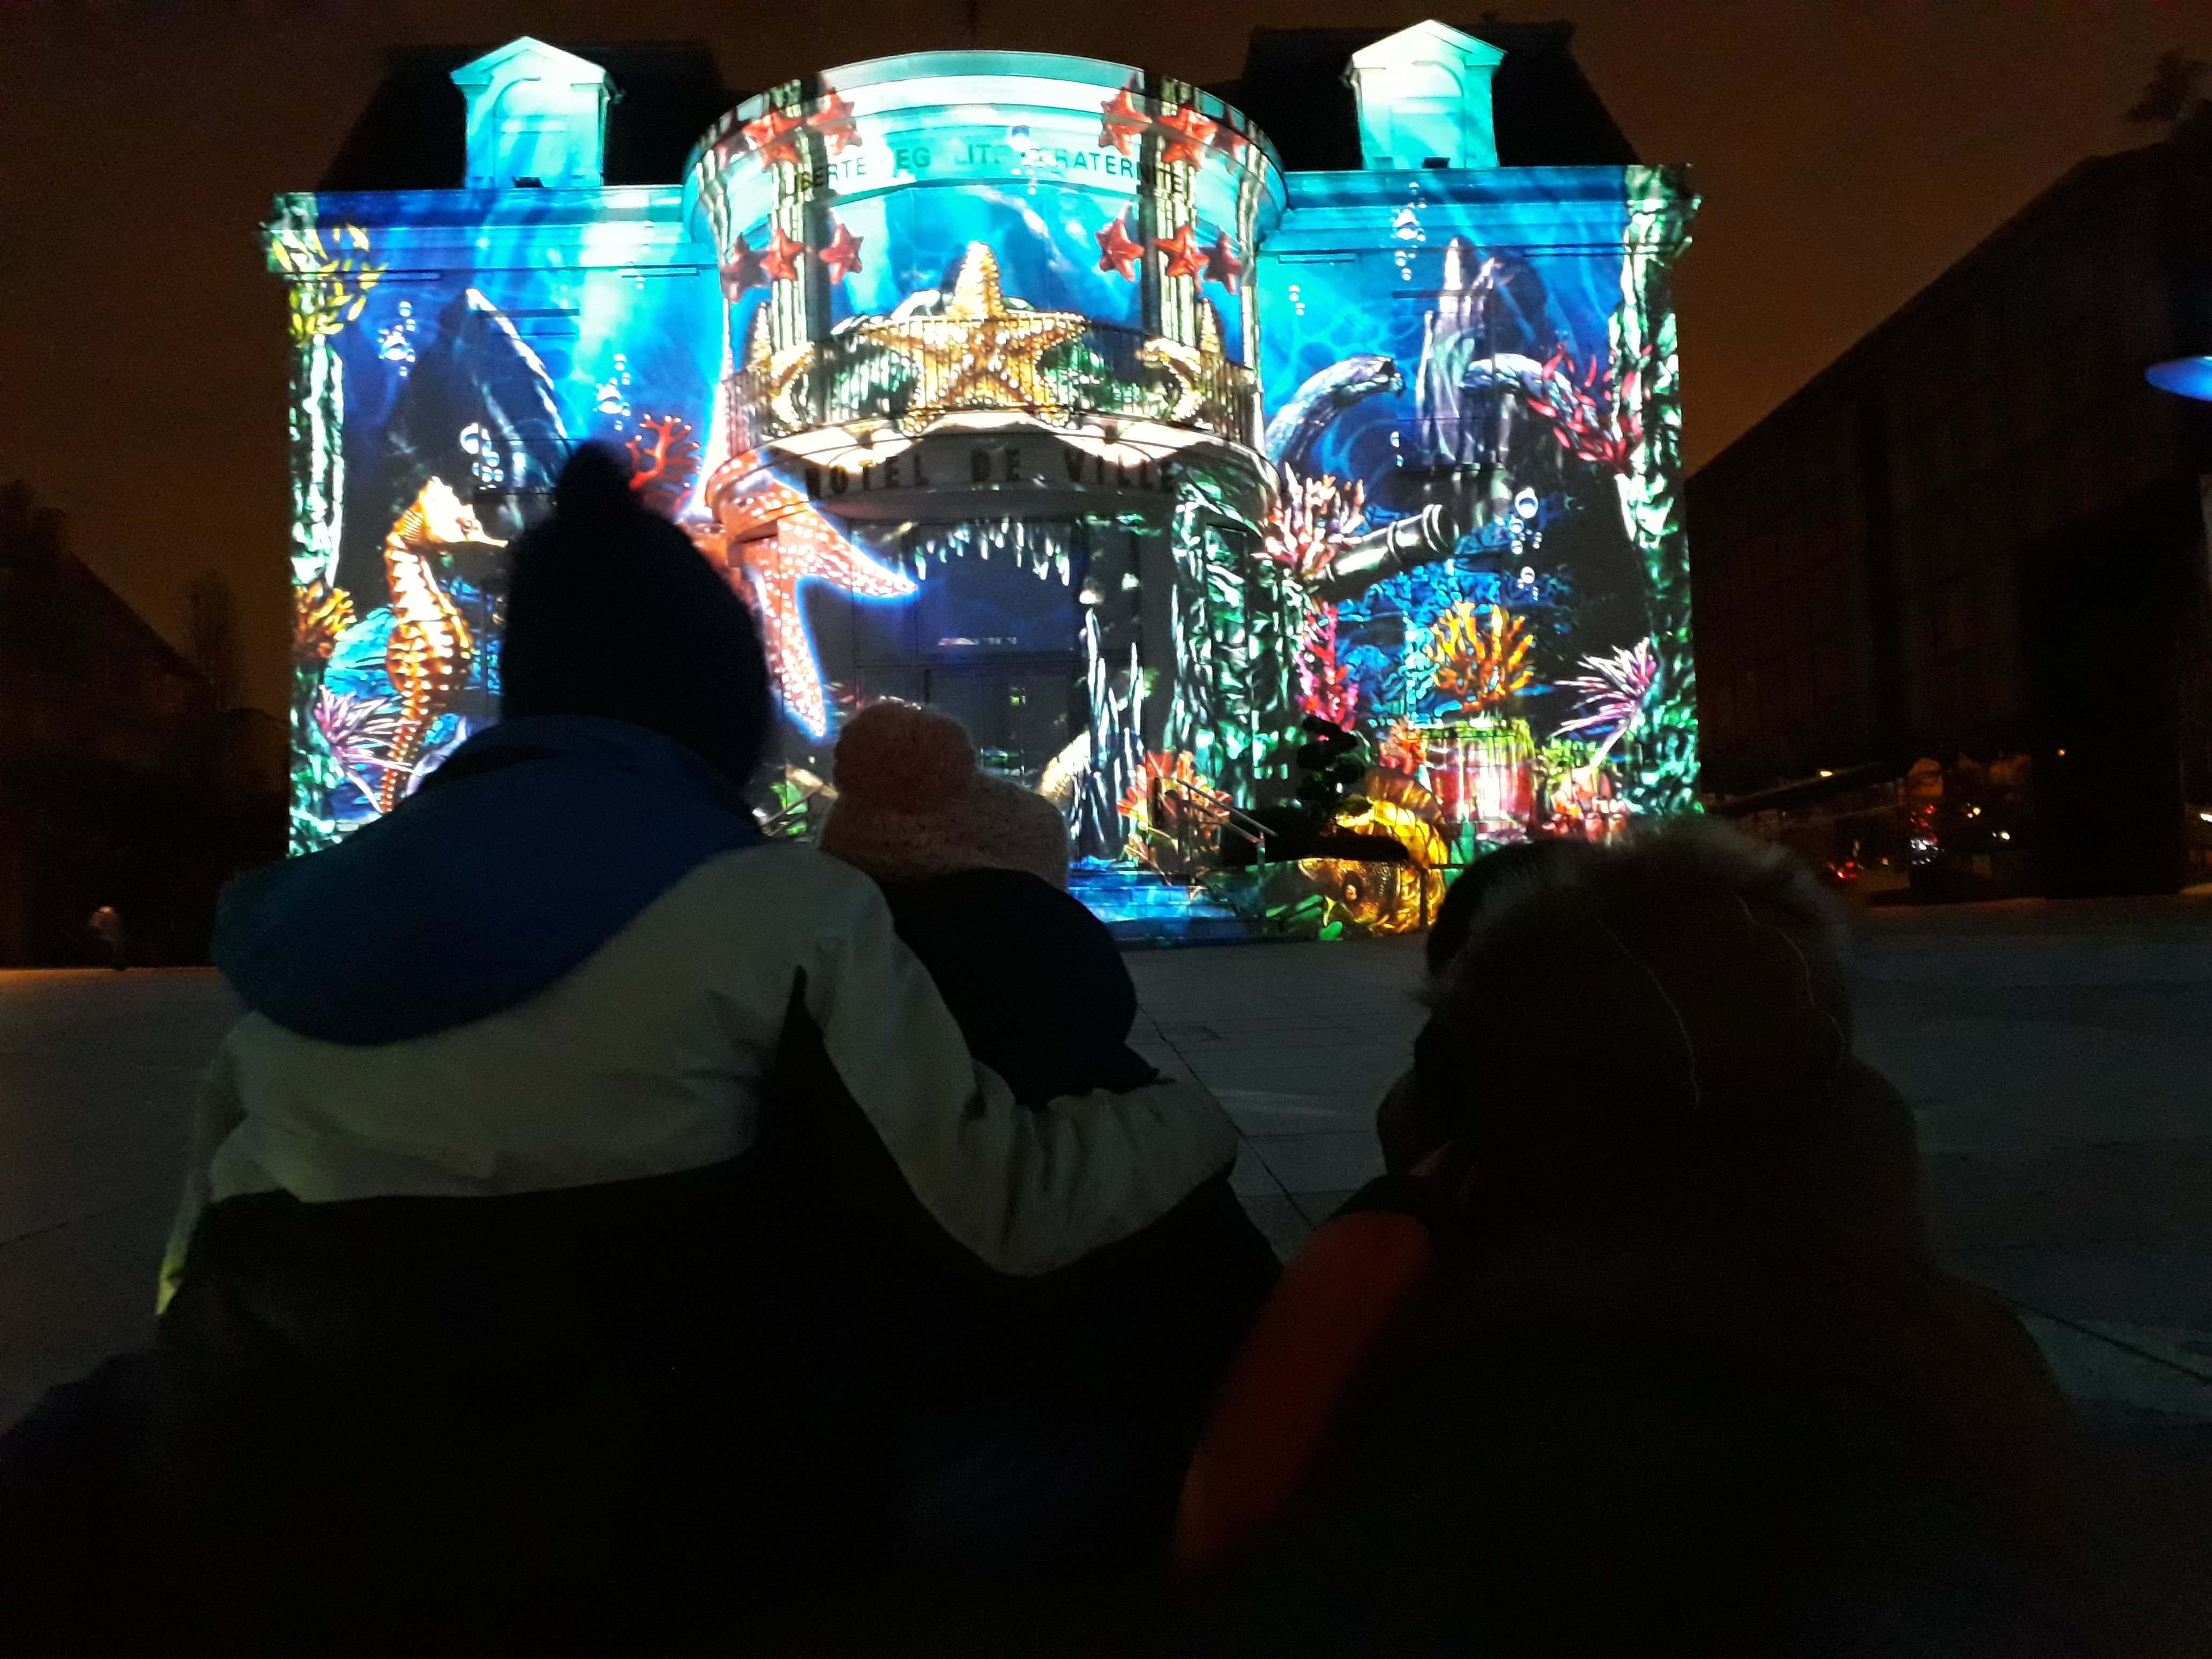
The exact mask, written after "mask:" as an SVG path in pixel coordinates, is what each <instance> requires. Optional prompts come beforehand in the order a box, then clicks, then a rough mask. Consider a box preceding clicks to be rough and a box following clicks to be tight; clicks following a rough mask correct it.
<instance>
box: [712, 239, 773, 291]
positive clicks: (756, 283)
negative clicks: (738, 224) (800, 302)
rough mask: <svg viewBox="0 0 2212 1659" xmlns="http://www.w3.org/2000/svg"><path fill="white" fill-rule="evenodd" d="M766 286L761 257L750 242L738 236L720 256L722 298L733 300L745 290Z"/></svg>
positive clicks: (766, 279)
mask: <svg viewBox="0 0 2212 1659" xmlns="http://www.w3.org/2000/svg"><path fill="white" fill-rule="evenodd" d="M767 286H768V272H767V270H765V269H764V268H763V265H762V263H761V256H760V255H759V253H758V252H756V251H755V250H754V248H753V245H752V244H751V243H750V242H748V241H747V240H745V239H744V236H742V235H740V236H738V239H737V240H736V241H734V242H733V243H732V244H731V246H730V249H729V252H726V253H725V254H724V255H723V256H722V297H723V298H724V299H726V300H735V299H736V298H738V295H741V294H743V293H744V291H745V290H746V289H750V288H766V287H767Z"/></svg>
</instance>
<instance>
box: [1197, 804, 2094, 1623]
mask: <svg viewBox="0 0 2212 1659" xmlns="http://www.w3.org/2000/svg"><path fill="white" fill-rule="evenodd" d="M1431 996H1432V1002H1433V1006H1434V1009H1435V1013H1434V1018H1433V1019H1432V1020H1431V1024H1430V1026H1429V1029H1428V1030H1427V1031H1426V1032H1425V1033H1424V1034H1423V1037H1422V1040H1421V1042H1420V1043H1419V1047H1418V1048H1417V1051H1416V1063H1415V1066H1414V1070H1413V1075H1412V1077H1411V1079H1409V1081H1408V1085H1407V1096H1408V1097H1409V1098H1408V1100H1407V1105H1406V1109H1405V1110H1404V1112H1403V1113H1402V1115H1401V1119H1400V1125H1399V1127H1400V1133H1401V1146H1400V1149H1399V1152H1400V1158H1401V1162H1400V1169H1399V1171H1398V1172H1397V1173H1394V1174H1392V1175H1389V1176H1385V1177H1383V1179H1382V1180H1381V1181H1379V1182H1376V1183H1375V1184H1374V1185H1372V1186H1371V1187H1370V1188H1368V1189H1366V1190H1365V1191H1364V1192H1363V1193H1361V1194H1358V1195H1356V1196H1355V1197H1354V1198H1353V1199H1352V1200H1351V1201H1350V1202H1349V1203H1348V1204H1347V1205H1346V1206H1345V1209H1344V1211H1343V1212H1340V1215H1339V1216H1338V1217H1337V1218H1334V1219H1333V1220H1332V1221H1331V1222H1330V1223H1329V1224H1328V1225H1325V1226H1323V1227H1322V1228H1321V1229H1320V1230H1319V1231H1316V1233H1315V1235H1314V1236H1313V1237H1312V1238H1311V1239H1310V1241H1309V1242H1308V1243H1307V1246H1306V1248H1305V1249H1304V1251H1303V1252H1302V1253H1301V1255H1299V1257H1298V1259H1297V1261H1295V1262H1293V1263H1292V1265H1291V1267H1290V1268H1289V1269H1288V1270H1286V1272H1285V1275H1284V1279H1283V1283H1282V1284H1281V1285H1280V1286H1279V1288H1278V1290H1277V1291H1276V1293H1275V1296H1274V1297H1273V1298H1272V1299H1271V1300H1270V1302H1269V1304H1268V1305H1267V1308H1266V1309H1265V1310H1262V1312H1261V1316H1260V1319H1259V1322H1258V1323H1257V1325H1256V1326H1255V1330H1254V1334H1253V1335H1252V1337H1251V1338H1250V1339H1249V1342H1248V1344H1247V1346H1246V1348H1245V1350H1244V1352H1243V1353H1242V1354H1241V1355H1240V1357H1239V1359H1238V1361H1237V1365H1236V1366H1235V1368H1234V1369H1233V1370H1232V1371H1231V1376H1230V1379H1229V1381H1228V1382H1227V1383H1226V1384H1225V1387H1224V1390H1223V1394H1222V1397H1221V1401H1220V1403H1219V1404H1218V1407H1217V1409H1216V1412H1215V1413H1214V1416H1213V1418H1212V1421H1211V1422H1210V1424H1209V1425H1208V1429H1207V1431H1206V1437H1205V1439H1204V1440H1203V1441H1202V1442H1201V1443H1200V1449H1199V1452H1198V1455H1197V1456H1196V1458H1195V1459H1194V1463H1193V1467H1192V1471H1191V1474H1190V1478H1189V1480H1188V1483H1187V1485H1186V1486H1185V1490H1184V1497H1183V1505H1182V1516H1181V1520H1180V1522H1179V1530H1178V1552H1179V1555H1180V1558H1181V1559H1182V1562H1183V1564H1184V1565H1185V1567H1186V1569H1187V1570H1188V1571H1190V1572H1191V1573H1192V1574H1194V1576H1196V1577H1199V1578H1200V1579H1201V1580H1202V1581H1205V1582H1206V1583H1207V1584H1208V1586H1209V1591H1210V1596H1211V1600H1210V1601H1209V1602H1208V1604H1207V1605H1208V1607H1209V1612H1210V1619H1209V1620H1207V1621H1206V1623H1205V1624H1204V1625H1203V1626H1202V1628H1201V1629H1200V1631H1199V1632H1196V1633H1194V1634H1192V1635H1190V1636H1189V1637H1188V1640H1187V1641H1186V1643H1185V1644H1184V1645H1183V1647H1182V1649H1181V1650H1180V1651H1185V1652H1200V1653H1204V1654H1206V1655H1209V1656H1212V1655H1216V1654H1218V1655H1229V1654H1244V1653H1267V1654H1269V1655H1273V1656H1291V1659H1297V1656H1313V1659H1319V1656H1330V1659H1335V1656H1344V1659H1350V1656H1353V1655H1367V1654H1386V1653H1387V1654H1436V1655H1443V1654H1453V1655H1462V1654H1463V1655H1470V1656H1471V1655H1490V1654H1498V1655H1511V1656H1515V1659H1540V1656H1548V1655H1569V1654H1572V1655H1583V1654H1602V1655H1607V1656H1623V1659H1626V1656H1634V1655H1646V1654H1649V1655H1674V1654H1682V1653H1697V1654H1712V1655H1726V1656H1767V1655H1791V1656H1796V1655H1821V1656H1827V1655H1834V1656H1844V1655H1851V1656H1859V1655H1869V1656H1872V1655H1881V1656H1892V1655H1905V1654H1923V1653H1926V1654H1936V1653H1941V1654H1944V1655H1947V1656H1950V1655H1976V1656H1984V1655H1989V1656H1994V1655H2006V1656H2031V1655H2033V1656H2041V1655H2051V1654H2060V1653H2070V1652H2074V1651H2076V1650H2077V1649H2076V1648H2075V1645H2074V1641H2073V1638H2072V1635H2071V1633H2070V1629H2069V1616H2070V1613H2071V1609H2070V1608H2069V1605H2068V1597H2067V1593H2066V1583H2067V1578H2066V1575H2067V1572H2068V1571H2069V1567H2070V1563H2071V1555H2070V1547H2071V1529H2072V1523H2073V1502H2074V1498H2073V1490H2072V1470H2071V1464H2070V1455H2071V1454H2070V1446H2069V1425H2068V1422H2067V1416H2066V1409H2065V1406H2064V1402H2063V1399H2062V1398H2061V1396H2060V1395H2059V1394H2058V1392H2057V1389H2056V1387H2055V1385H2054V1384H2053V1383H2052V1381H2051V1377H2050V1376H2049V1374H2048V1372H2047V1370H2045V1366H2044V1364H2043V1362H2042V1359H2041V1357H2040V1355H2039V1353H2038V1352H2037V1351H2036V1349H2035V1347H2034V1345H2033V1342H2032V1341H2031V1340H2029V1338H2028V1337H2027V1334H2026V1333H2025V1332H2024V1331H2023V1330H2022V1329H2021V1327H2020V1325H2019V1323H2018V1322H2016V1321H2015V1319H2014V1318H2013V1317H2012V1316H2010V1315H2009V1314H2008V1313H2006V1312H2005V1311H2003V1310H2002V1309H2001V1308H1999V1307H1998V1306H1997V1305H1996V1304H1994V1303H1992V1302H1990V1301H1989V1300H1988V1299H1986V1298H1984V1297H1982V1296H1981V1295H1979V1294H1978V1292H1976V1291H1973V1290H1972V1289H1970V1288H1969V1287H1967V1286H1966V1285H1961V1284H1960V1283H1958V1282H1957V1281H1955V1280H1953V1279H1949V1278H1948V1277H1947V1276H1946V1275H1945V1274H1943V1273H1942V1272H1941V1270H1940V1269H1939V1268H1938V1267H1936V1263H1935V1261H1933V1259H1932V1257H1931V1255H1930V1253H1929V1247H1928V1243H1927V1241H1926V1239H1925V1237H1924V1236H1923V1232H1922V1229H1921V1225H1920V1219H1919V1216H1918V1212H1917V1194H1916V1181H1917V1155H1916V1152H1915V1148H1914V1144H1913V1133H1912V1121H1911V1114H1910V1112H1909V1110H1908V1109H1906V1107H1905V1103H1904V1102H1903V1101H1902V1100H1900V1099H1899V1097H1898V1096H1897V1095H1896V1094H1895V1092H1894V1091H1892V1090H1891V1089H1889V1088H1888V1087H1887V1085H1885V1084H1884V1083H1883V1082H1882V1081H1881V1079H1880V1078H1879V1077H1877V1076H1876V1075H1875V1074H1874V1073H1872V1072H1871V1071H1869V1069H1868V1068H1867V1067H1865V1066H1863V1065H1862V1064H1861V1063H1859V1062H1858V1061H1857V1060H1854V1059H1853V1058H1852V1056H1851V1052H1850V1025H1851V1014H1850V1003H1849V1000H1848V998H1847V996H1846V994H1845V992H1844V979H1843V971H1842V967H1841V963H1840V957H1839V955H1838V944H1837V926H1836V921H1835V919H1834V916H1833V914H1832V911H1831V909H1830V908H1829V901H1828V900H1827V898H1826V895H1825V894H1823V893H1822V892H1821V890H1820V888H1819V887H1818V884H1816V883H1815V881H1814V878H1813V877H1812V875H1811V873H1810V872H1808V870H1806V869H1805V868H1804V866H1802V865H1801V864H1800V863H1799V862H1798V861H1797V860H1796V859H1795V858H1793V857H1792V856H1790V854H1787V853H1785V852H1784V851H1782V850H1781V849H1779V848H1773V847H1771V846H1765V845H1762V844H1759V843H1754V842H1747V841H1745V840H1743V839H1741V837H1738V836H1734V835H1732V834H1730V833H1729V832H1726V831H1724V830H1722V829H1719V828H1718V827H1717V826H1710V825H1699V824H1684V825H1679V826H1673V827H1667V828H1662V829H1647V830H1645V831H1644V832H1643V833H1642V834H1640V835H1638V836H1635V837H1634V838H1632V839H1631V840H1630V841H1629V842H1626V844H1621V845H1613V846H1608V847H1604V848H1586V849H1584V850H1583V851H1582V852H1579V853H1577V854H1574V855H1573V856H1571V857H1566V858H1559V859H1553V860H1547V861H1546V862H1545V865H1544V867H1541V868H1535V867H1532V866H1524V868H1523V870H1522V873H1521V877H1519V878H1516V881H1515V882H1514V884H1512V886H1511V887H1510V888H1507V887H1501V888H1500V889H1499V890H1498V891H1497V893H1496V894H1495V895H1494V896H1492V897H1490V898H1487V899H1486V900H1485V901H1484V902H1482V903H1480V905H1478V906H1477V907H1476V908H1475V910H1474V915H1473V916H1472V919H1471V926H1470V928H1469V933H1468V939H1467V940H1466V942H1465V944H1464V945H1462V948H1461V949H1460V951H1458V952H1457V954H1456V955H1455V957H1454V958H1453V959H1452V960H1451V961H1450V962H1449V963H1448V964H1447V965H1446V967H1445V968H1444V969H1443V974H1442V975H1441V977H1440V978H1439V980H1438V981H1437V982H1436V984H1435V985H1434V986H1433V987H1432V991H1431Z"/></svg>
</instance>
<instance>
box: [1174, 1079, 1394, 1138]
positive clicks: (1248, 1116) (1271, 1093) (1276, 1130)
mask: <svg viewBox="0 0 2212 1659" xmlns="http://www.w3.org/2000/svg"><path fill="white" fill-rule="evenodd" d="M1213 1096H1214V1098H1215V1099H1217V1100H1218V1101H1219V1102H1220V1103H1221V1104H1222V1106H1223V1108H1224V1109H1225V1110H1226V1111H1227V1112H1228V1114H1229V1115H1230V1118H1231V1121H1234V1122H1235V1124H1236V1125H1237V1128H1238V1129H1240V1130H1242V1131H1243V1133H1246V1134H1248V1135H1292V1134H1316V1133H1323V1132H1326V1131H1331V1130H1334V1131H1340V1132H1342V1131H1349V1132H1352V1133H1367V1134H1371V1133H1373V1126H1374V1122H1375V1106H1376V1096H1374V1095H1371V1094H1368V1093H1364V1092H1363V1093H1360V1094H1354V1095H1310V1094H1293V1093H1291V1092H1288V1091H1283V1090H1275V1089H1216V1090H1215V1091H1213Z"/></svg>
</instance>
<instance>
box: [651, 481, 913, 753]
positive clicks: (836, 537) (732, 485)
mask: <svg viewBox="0 0 2212 1659" xmlns="http://www.w3.org/2000/svg"><path fill="white" fill-rule="evenodd" d="M707 498H708V504H709V505H710V506H711V507H712V508H713V510H714V515H715V520H716V522H715V523H714V525H713V526H699V525H694V526H692V528H691V534H692V538H693V539H694V540H695V541H696V542H697V543H698V544H699V545H700V548H701V549H702V551H704V552H706V553H707V554H708V556H709V557H710V558H713V559H714V560H715V561H716V562H719V563H720V564H721V565H722V566H723V567H724V568H726V569H727V570H728V572H729V573H730V574H731V576H732V577H733V578H737V579H741V580H743V581H744V585H745V590H746V592H747V593H748V594H749V595H750V598H751V599H752V605H753V611H754V612H755V614H756V615H757V616H758V617H759V618H760V625H761V642H762V643H763V645H765V646H766V647H768V666H769V673H770V674H772V675H773V676H775V684H776V690H778V691H780V692H781V694H782V696H783V702H784V707H785V708H787V709H788V710H789V711H790V714H791V717H792V719H793V720H796V721H798V723H799V726H801V727H803V728H804V729H805V732H806V733H807V735H808V736H810V737H811V738H815V739H817V741H818V740H820V739H821V738H826V737H828V736H829V702H828V699H827V698H826V697H824V696H823V690H822V665H821V659H819V658H818V657H817V656H816V655H815V653H814V641H813V639H812V637H811V635H809V634H808V633H807V631H806V610H805V605H802V604H801V603H800V599H799V584H800V583H801V582H808V581H818V582H827V583H829V585H830V586H832V587H836V588H838V589H841V590H842V591H843V592H848V593H851V594H854V596H856V597H858V598H860V599H904V598H905V597H906V596H907V595H908V594H910V593H912V592H914V591H915V584H914V580H913V579H912V578H911V577H909V576H908V575H907V574H905V573H904V572H902V571H898V570H894V569H891V568H890V567H889V566H887V565H880V564H878V563H877V562H875V561H874V560H872V559H871V558H869V557H868V556H866V554H864V553H862V552H861V551H860V549H859V548H857V547H855V546H854V545H853V544H852V543H851V542H850V541H848V539H846V538H845V535H844V533H843V532H841V531H840V530H839V529H838V528H837V526H836V525H834V524H832V523H831V522H830V521H829V520H828V519H826V518H824V517H823V515H822V514H821V513H817V511H815V509H814V507H813V506H812V505H811V503H810V502H809V501H807V499H806V497H805V495H801V494H800V493H799V491H798V490H796V489H793V488H792V487H791V486H790V485H789V484H787V483H785V482H784V481H783V480H782V479H781V478H779V477H776V476H775V473H773V472H771V471H768V470H767V468H766V467H765V466H763V465H762V463H761V460H760V458H759V457H758V456H757V454H753V453H744V454H741V455H738V457H736V458H735V459H732V460H731V461H729V462H728V463H726V465H723V466H721V467H720V468H718V469H716V471H715V476H714V477H713V478H711V479H709V480H708V485H707ZM765 526H773V528H771V529H770V530H769V534H767V535H765V536H763V535H760V534H759V533H758V532H759V531H760V530H761V529H762V528H763V527H765Z"/></svg>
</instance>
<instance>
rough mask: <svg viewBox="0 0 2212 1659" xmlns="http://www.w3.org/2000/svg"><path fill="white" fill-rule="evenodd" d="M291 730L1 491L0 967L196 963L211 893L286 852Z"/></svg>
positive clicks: (25, 500) (56, 528) (25, 493)
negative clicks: (235, 690) (221, 678)
mask: <svg viewBox="0 0 2212 1659" xmlns="http://www.w3.org/2000/svg"><path fill="white" fill-rule="evenodd" d="M282 791H283V732H282V729H281V728H280V727H279V726H277V724H276V721H274V720H271V719H270V717H269V716H267V715H265V714H260V713H258V711H256V710H252V709H231V710H225V709H222V708H219V707H218V706H217V700H216V697H215V696H212V695H211V694H210V689H209V687H208V685H207V683H206V682H205V680H204V678H202V677H201V676H200V675H199V674H198V673H197V671H195V669H194V668H193V666H192V665H191V663H190V662H188V661H187V660H186V659H185V658H184V657H183V656H182V655H180V654H179V653H178V652H176V651H175V650H174V649H173V648H172V647H170V646H169V645H168V643H167V641H164V640H163V639H162V638H161V635H159V634H157V633H155V631H154V629H152V628H151V627H150V626H149V625H148V624H147V623H146V622H145V620H144V619H143V617H140V616H139V615H138V613H137V611H133V610H132V609H131V607H130V606H129V605H126V604H125V603H124V602H123V600H122V599H118V597H117V596H116V595H115V593H114V592H113V591H112V590H111V589H110V588H108V587H107V586H106V584H104V583H103V582H101V581H100V579H99V578H98V577H97V576H95V575H94V574H92V572H91V571H90V570H88V569H87V568H85V566H84V565H83V563H82V562H81V561H79V560H78V559H77V558H76V556H73V555H72V554H71V553H70V551H69V550H68V549H67V548H66V547H65V546H64V544H63V541H62V535H61V523H60V515H59V514H58V513H53V512H51V511H47V510H42V509H40V507H38V506H37V505H36V504H35V502H34V501H33V499H32V495H31V492H30V491H29V490H28V489H27V488H25V487H24V486H23V485H21V484H10V485H7V486H5V487H0V966H7V967H23V966H57V965H68V964H70V963H94V962H99V961H103V960H105V959H106V946H105V945H103V943H102V942H101V940H100V939H99V938H98V937H97V936H95V935H94V933H93V931H92V928H91V925H90V924H91V917H92V914H93V912H94V910H96V909H98V908H100V907H101V906H103V905H106V906H112V907H113V908H115V909H116V910H117V911H118V913H119V915H120V916H121V918H122V927H123V933H124V946H125V951H126V953H127V955H128V957H129V958H130V959H131V961H133V962H137V963H175V962H194V961H198V960H201V959H203V958H204V952H205V949H206V942H207V932H208V927H209V925H210V921H211V919H212V917H213V915H214V909H215V896H216V891H217V890H218V889H219V888H220V887H221V885H222V882H223V881H224V880H225V879H226V878H228V876H229V875H230V874H231V873H232V872H234V870H236V869H238V868H239V867H240V866H242V865H244V864H246V863H247V862H251V861H254V860H257V859H266V858H270V857H273V856H276V854H279V853H281V852H282V850H283V793H282Z"/></svg>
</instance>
